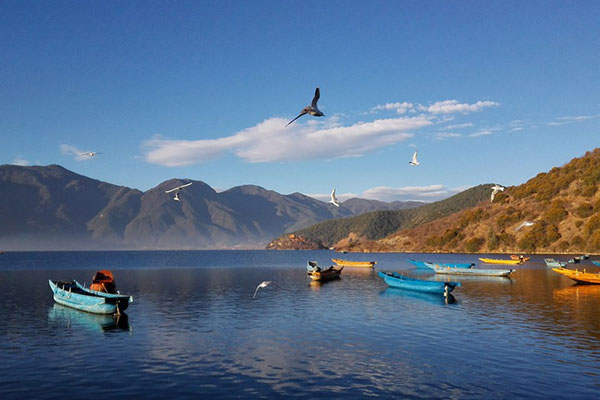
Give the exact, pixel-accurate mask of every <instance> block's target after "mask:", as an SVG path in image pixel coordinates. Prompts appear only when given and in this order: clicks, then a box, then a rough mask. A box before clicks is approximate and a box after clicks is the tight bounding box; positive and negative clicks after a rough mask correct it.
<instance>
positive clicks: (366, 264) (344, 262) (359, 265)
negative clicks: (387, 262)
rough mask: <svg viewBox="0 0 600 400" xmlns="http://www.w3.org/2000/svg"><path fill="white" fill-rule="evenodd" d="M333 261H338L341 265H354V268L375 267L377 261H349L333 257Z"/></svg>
mask: <svg viewBox="0 0 600 400" xmlns="http://www.w3.org/2000/svg"><path fill="white" fill-rule="evenodd" d="M331 261H333V262H334V263H336V264H337V265H338V266H340V267H353V268H373V266H374V265H375V264H377V261H348V260H342V259H339V258H332V259H331Z"/></svg>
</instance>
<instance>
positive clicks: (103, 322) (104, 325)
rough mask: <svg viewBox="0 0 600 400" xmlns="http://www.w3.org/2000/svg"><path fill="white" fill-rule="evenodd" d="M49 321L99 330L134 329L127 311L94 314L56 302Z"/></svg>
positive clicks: (53, 323)
mask: <svg viewBox="0 0 600 400" xmlns="http://www.w3.org/2000/svg"><path fill="white" fill-rule="evenodd" d="M48 322H49V323H50V324H51V325H54V326H57V327H64V328H77V329H88V330H92V331H98V332H109V331H128V332H131V331H132V328H131V325H130V324H129V317H128V316H127V314H125V313H121V314H120V315H106V314H92V313H88V312H85V311H79V310H75V309H73V308H71V307H66V306H63V305H60V304H54V305H53V306H52V308H50V310H49V311H48Z"/></svg>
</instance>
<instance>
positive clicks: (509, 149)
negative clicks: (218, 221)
mask: <svg viewBox="0 0 600 400" xmlns="http://www.w3.org/2000/svg"><path fill="white" fill-rule="evenodd" d="M598 21H600V2H598V1H568V2H565V1H548V0H546V1H527V2H524V1H510V0H502V1H485V2H482V1H374V2H364V1H360V2H359V1H326V2H325V1H303V2H302V3H298V2H291V1H132V0H130V1H125V2H124V1H61V0H55V1H51V2H50V1H27V0H17V1H13V0H2V1H1V2H0V59H1V60H2V62H0V139H1V143H2V144H1V145H0V164H17V165H50V164H59V165H62V166H63V167H65V168H67V169H70V170H72V171H74V172H76V173H79V174H82V175H85V176H88V177H91V178H94V179H98V180H102V181H106V182H110V183H113V184H118V185H124V186H128V187H131V188H137V189H140V190H143V191H145V190H148V189H151V188H152V187H155V186H157V185H158V184H160V183H161V182H163V181H165V180H168V179H171V178H181V179H193V180H200V181H203V182H205V183H207V184H209V185H210V186H212V187H213V188H215V189H216V190H218V191H221V190H226V189H229V188H231V187H234V186H238V185H243V184H253V185H258V186H262V187H264V188H266V189H269V190H274V191H277V192H279V193H282V194H290V193H294V192H300V193H304V194H307V195H310V196H314V197H316V198H319V199H322V200H328V198H329V193H330V192H331V190H332V188H334V187H335V188H336V192H337V197H338V199H339V200H341V201H343V200H346V199H348V198H350V197H363V198H369V199H376V200H382V201H394V200H423V201H434V200H439V199H442V198H445V197H448V196H450V195H452V194H455V193H457V192H460V191H462V190H464V189H466V188H469V187H472V186H475V185H479V184H482V183H498V184H501V185H505V186H510V185H519V184H522V183H524V182H526V181H527V180H528V179H530V178H532V177H534V176H535V175H537V174H538V173H540V172H545V171H548V170H550V169H551V168H553V167H556V166H560V165H563V164H565V163H567V162H569V161H570V160H571V159H573V158H575V157H581V156H583V155H584V154H585V152H586V151H590V150H593V149H594V148H596V147H598V146H599V144H600V76H599V74H600V23H598ZM316 87H319V88H320V93H321V96H320V99H319V102H318V106H319V109H320V110H321V111H322V112H323V113H324V114H325V116H324V117H313V116H309V115H305V116H303V117H301V118H299V119H298V120H296V121H295V122H293V123H292V124H290V125H289V126H287V127H286V124H287V123H288V122H289V121H290V120H291V119H292V118H294V117H295V116H297V115H298V114H299V112H300V110H302V108H303V107H305V106H307V105H308V104H310V102H311V100H312V98H313V95H314V92H315V88H316ZM89 151H94V152H99V154H97V155H96V156H94V157H90V156H84V155H83V154H82V153H84V152H89ZM415 151H418V159H419V162H420V165H418V166H411V165H409V163H408V162H409V161H410V160H411V159H412V155H413V153H414V152H415Z"/></svg>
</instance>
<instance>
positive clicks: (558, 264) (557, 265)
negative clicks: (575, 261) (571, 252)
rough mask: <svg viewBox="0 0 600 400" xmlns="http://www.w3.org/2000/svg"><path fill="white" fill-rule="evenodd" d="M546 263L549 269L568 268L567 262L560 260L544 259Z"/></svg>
mask: <svg viewBox="0 0 600 400" xmlns="http://www.w3.org/2000/svg"><path fill="white" fill-rule="evenodd" d="M544 262H545V263H546V266H547V267H552V268H562V267H566V266H567V263H566V262H562V261H558V260H555V259H554V258H544Z"/></svg>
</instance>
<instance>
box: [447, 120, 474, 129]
mask: <svg viewBox="0 0 600 400" xmlns="http://www.w3.org/2000/svg"><path fill="white" fill-rule="evenodd" d="M472 127H473V123H472V122H466V123H464V124H454V125H448V126H445V127H443V128H441V129H440V130H442V131H454V130H457V129H463V128H472Z"/></svg>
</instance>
